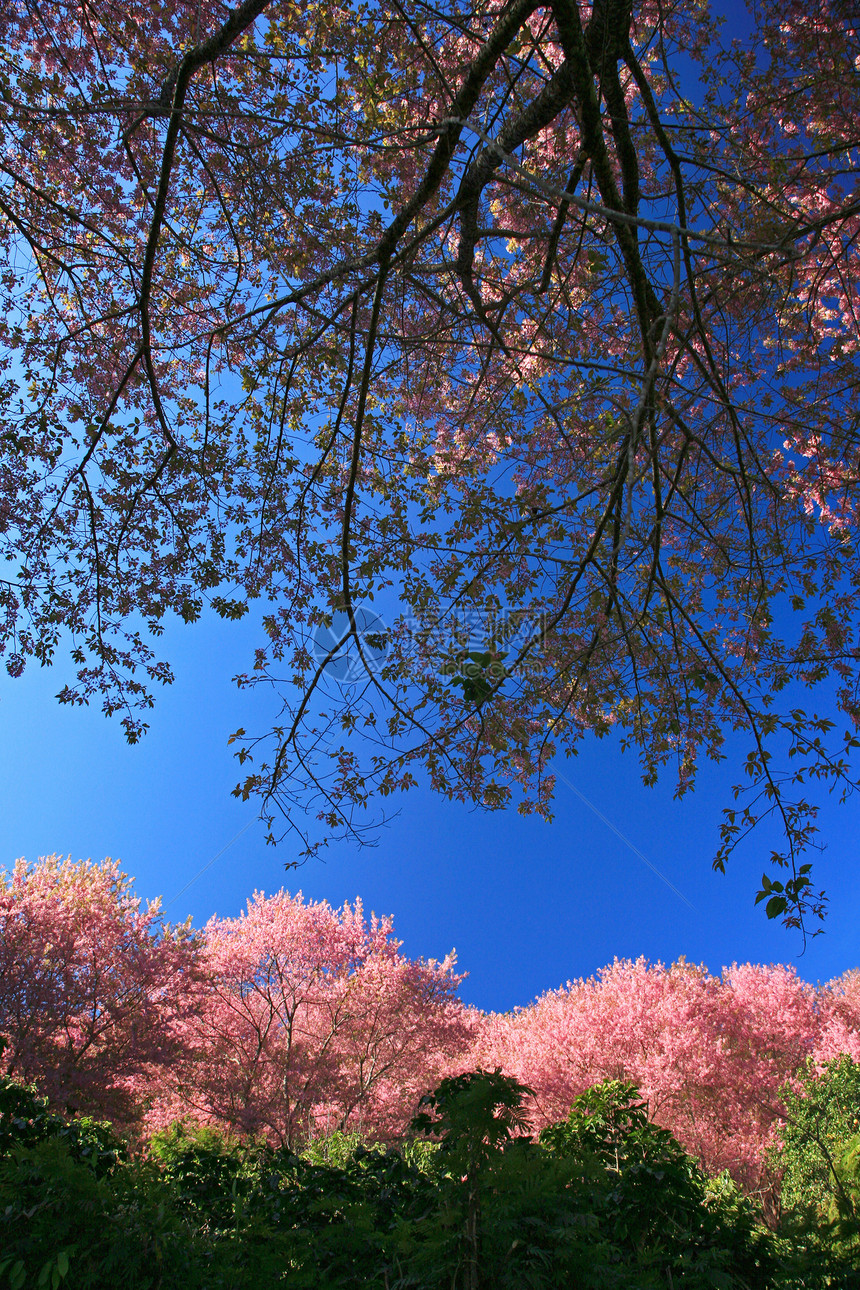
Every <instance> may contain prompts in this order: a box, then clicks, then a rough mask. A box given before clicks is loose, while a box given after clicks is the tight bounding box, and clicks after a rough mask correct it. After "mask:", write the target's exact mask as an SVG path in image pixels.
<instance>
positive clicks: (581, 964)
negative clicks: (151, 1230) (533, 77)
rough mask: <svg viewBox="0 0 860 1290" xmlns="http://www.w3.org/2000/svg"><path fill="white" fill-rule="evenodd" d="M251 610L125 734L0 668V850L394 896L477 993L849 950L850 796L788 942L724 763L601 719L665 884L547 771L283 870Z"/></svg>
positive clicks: (213, 631)
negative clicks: (625, 967) (266, 806)
mask: <svg viewBox="0 0 860 1290" xmlns="http://www.w3.org/2000/svg"><path fill="white" fill-rule="evenodd" d="M720 7H721V8H723V10H724V12H726V13H727V14H728V15H729V20H730V24H731V30H730V34H731V35H738V34H742V32H743V30H744V29H745V28H746V26H747V22H748V20H747V19H746V15H745V14H743V12H742V10H741V8H740V6H739V5H738V4H737V3H736V0H724V3H723V4H722V5H721V6H720ZM256 630H258V629H257V628H256V624H255V621H254V619H253V615H252V616H251V618H250V619H249V620H248V621H247V622H245V623H241V624H228V623H221V622H218V621H215V622H211V623H210V622H203V623H201V624H197V625H194V626H191V627H184V626H182V625H181V624H175V625H174V626H172V627H171V628H169V629H168V632H167V633H166V637H165V652H166V654H167V656H168V657H169V658H170V659H171V661H172V662H173V664H174V667H175V672H176V682H175V684H174V685H173V686H172V687H170V688H169V689H168V690H166V691H164V692H163V693H162V694H161V696H160V698H159V703H158V705H157V707H156V709H155V711H154V712H153V713H152V715H151V718H150V720H151V730H150V732H149V734H148V735H147V737H146V738H145V739H144V740H143V742H142V743H141V744H139V745H137V746H136V747H131V748H130V747H128V746H127V745H126V744H125V742H124V740H123V738H122V731H121V728H120V726H119V724H118V722H116V721H109V720H106V719H105V718H104V717H103V716H102V714H101V713H100V711H99V710H98V709H97V708H91V709H83V710H81V709H75V710H72V709H68V708H62V707H60V706H59V705H58V704H57V702H56V700H55V699H54V697H53V696H54V695H55V694H56V693H57V691H58V690H59V689H60V688H61V686H62V685H63V683H64V682H65V681H66V680H67V679H70V677H69V675H68V665H67V664H65V663H60V664H59V665H58V666H57V667H55V668H54V669H46V670H42V671H39V670H38V669H37V670H34V671H29V672H27V673H25V675H24V676H23V677H22V678H21V679H20V680H17V681H13V680H11V679H9V678H8V677H7V676H6V675H5V673H4V674H2V676H0V775H2V780H0V783H2V795H0V807H1V808H2V809H0V866H2V865H10V864H11V863H12V861H13V860H14V859H15V858H16V857H18V856H26V857H27V858H28V859H31V860H32V859H35V858H36V857H37V856H39V855H44V854H47V853H51V852H59V853H61V854H64V855H66V854H71V855H72V856H73V857H75V858H78V857H92V858H93V859H102V858H103V857H104V856H107V855H109V856H112V857H114V858H118V859H120V860H121V861H122V863H123V867H124V868H125V870H126V872H128V873H129V874H131V875H133V876H134V877H135V879H136V887H137V891H138V894H139V895H141V896H143V897H151V896H156V895H160V896H162V897H163V899H164V903H165V905H166V906H167V914H168V916H169V917H170V918H171V920H181V919H184V918H185V917H186V916H187V915H189V914H190V915H192V916H193V918H194V921H195V923H196V924H198V925H199V924H201V923H202V922H204V921H205V920H206V919H207V918H208V917H209V916H210V915H211V914H213V913H216V912H217V913H218V914H221V915H235V914H237V913H238V912H239V910H240V909H241V908H242V907H243V906H244V904H245V902H246V900H247V898H248V896H249V895H250V894H251V893H252V892H253V891H254V889H256V888H259V889H263V890H264V891H266V892H272V891H275V890H277V889H278V888H279V887H281V886H286V887H288V889H289V890H291V891H296V890H299V889H301V890H303V891H304V893H305V895H306V896H307V897H312V898H314V899H323V898H324V899H326V900H329V901H330V902H332V903H333V904H336V905H339V904H341V903H342V902H343V901H344V900H350V901H352V900H354V899H355V897H356V896H360V897H362V899H363V900H364V903H365V907H366V908H367V909H368V910H371V909H373V910H376V912H377V913H390V914H393V915H394V919H395V926H396V929H397V932H398V935H399V936H400V937H401V938H402V940H403V941H404V948H405V950H406V952H407V953H409V954H410V955H414V956H417V955H423V956H426V957H436V958H440V957H442V956H443V955H444V954H445V953H447V952H448V950H450V949H451V948H452V947H456V950H457V953H458V957H459V964H460V968H461V969H462V970H464V971H466V972H468V973H469V976H468V978H467V980H466V982H465V984H464V986H463V990H462V993H463V997H464V998H465V999H467V1000H468V1001H469V1002H472V1003H475V1004H477V1005H479V1006H480V1007H482V1008H487V1009H499V1010H504V1009H508V1008H511V1007H513V1006H515V1005H516V1004H525V1003H528V1002H529V1001H530V1000H531V999H533V998H534V997H535V996H536V995H537V994H539V993H542V992H543V991H544V990H547V989H551V988H554V987H555V986H558V985H560V984H562V983H563V982H564V981H566V980H568V979H571V978H576V977H579V976H587V975H590V974H591V973H592V972H595V971H596V970H597V969H598V968H600V967H601V966H603V965H604V964H606V963H609V962H611V961H612V959H613V957H615V956H618V957H631V958H635V957H637V956H639V955H645V956H646V957H647V958H649V959H651V960H657V959H661V960H663V961H664V962H670V961H673V960H675V959H677V958H678V957H680V956H681V955H684V956H686V958H687V959H689V960H692V961H695V962H703V963H706V964H707V965H708V966H709V967H710V968H711V969H712V970H715V971H719V969H720V968H721V967H722V966H723V965H725V964H729V963H732V962H733V961H738V962H742V961H747V960H749V961H757V962H784V963H790V962H795V963H796V965H797V968H798V971H799V972H800V974H801V976H803V977H805V978H806V979H808V980H811V981H816V980H826V979H828V978H830V977H833V976H835V975H838V974H839V973H841V972H843V971H845V970H846V969H848V968H851V967H855V966H857V965H858V963H860V947H858V938H857V926H858V912H860V872H858V867H857V864H856V855H857V842H856V839H857V837H858V832H860V829H858V825H860V799H858V798H855V799H853V800H851V801H850V802H849V803H848V804H847V805H845V806H841V807H840V806H837V805H836V804H835V803H833V802H830V801H828V800H827V799H826V798H825V809H824V810H823V811H822V817H821V825H822V836H823V839H824V840H825V841H826V843H827V850H826V851H825V853H824V854H823V855H822V856H820V857H818V858H817V860H816V869H817V877H818V882H819V885H823V886H824V887H826V889H827V891H828V893H829V896H830V901H831V909H830V915H829V917H828V920H827V923H826V932H825V934H824V935H821V936H818V937H816V938H815V939H813V940H811V941H810V942H809V943H808V946H807V949H806V952H805V954H803V955H802V957H801V951H802V949H803V945H802V941H801V939H800V937H799V936H798V935H797V934H796V933H791V932H786V931H785V930H784V929H783V928H782V927H781V925H780V924H779V923H770V922H768V921H767V919H766V918H765V916H764V913H763V910H762V908H761V907H758V908H754V907H753V895H754V892H755V890H756V888H757V887H758V884H759V879H760V876H761V873H762V870H763V869H764V868H765V867H766V858H767V855H768V853H769V844H770V843H771V842H772V841H775V839H774V837H773V835H772V834H768V833H767V832H762V833H761V834H760V835H759V836H755V835H754V836H753V838H752V840H751V841H750V842H748V843H747V844H746V845H745V846H744V848H743V849H742V850H741V851H739V852H738V853H737V854H736V856H735V857H734V859H733V861H732V863H731V866H730V869H729V872H728V873H727V874H726V875H725V876H722V875H720V874H715V873H713V872H712V871H711V866H710V862H711V858H712V856H713V854H714V852H715V850H716V848H717V845H718V826H719V819H720V808H721V806H723V805H725V804H727V803H728V802H729V799H730V788H731V785H732V783H733V782H734V781H735V778H736V775H735V774H734V769H733V767H732V764H731V762H728V763H723V764H722V765H721V766H718V767H713V766H706V767H704V768H703V771H702V774H701V776H700V782H699V787H698V788H697V790H696V792H695V793H694V794H693V795H691V796H688V797H687V798H686V799H685V800H684V801H683V802H676V801H674V800H673V797H672V787H673V785H672V781H671V775H669V776H668V777H667V779H666V781H665V782H664V783H663V784H661V785H659V786H658V787H657V788H656V789H647V788H645V787H643V785H642V783H641V779H640V775H639V768H638V764H637V762H636V760H635V758H634V757H633V756H631V755H630V754H628V755H622V754H621V753H620V752H619V750H618V747H617V743H615V742H613V741H612V740H611V739H607V740H604V741H602V742H597V741H594V742H592V743H590V744H587V745H586V746H585V748H584V750H583V752H582V754H581V755H580V757H579V758H577V759H575V760H573V761H570V762H567V763H566V764H563V765H562V766H561V770H562V771H563V773H564V774H565V775H566V776H567V778H568V779H569V780H570V781H571V783H572V784H573V785H574V786H575V789H576V790H578V792H579V793H580V794H583V795H584V796H585V797H586V798H587V799H588V800H589V801H590V802H591V803H592V804H593V806H594V807H596V808H597V811H599V812H600V813H601V814H602V816H604V817H605V819H606V820H607V821H609V825H611V826H613V827H614V828H615V829H616V830H619V831H620V832H621V833H622V834H623V835H624V836H625V837H626V838H627V839H628V840H629V842H630V843H632V844H633V846H634V847H635V848H637V849H638V851H640V852H641V853H642V854H643V855H644V856H646V857H647V859H648V860H649V861H650V862H651V863H652V864H653V865H654V866H656V868H657V869H659V870H660V872H661V873H662V874H663V875H664V877H665V879H667V880H668V883H669V884H671V886H669V885H668V884H667V882H664V881H663V880H661V878H660V877H658V876H657V875H656V874H655V873H654V872H653V871H652V870H651V869H649V868H648V867H647V866H646V864H645V863H643V861H642V860H641V859H640V858H639V857H638V856H637V855H636V854H635V853H634V851H633V850H631V848H630V846H628V845H627V843H625V842H624V841H623V840H622V839H621V838H620V837H619V836H618V835H617V833H616V832H613V828H612V827H610V826H609V825H607V823H605V822H604V820H602V819H601V818H599V817H598V815H596V814H595V813H594V812H593V811H592V810H591V809H590V808H589V806H587V805H586V804H585V803H584V802H583V800H582V798H581V797H580V796H578V795H577V792H575V791H573V790H572V789H570V788H568V787H567V786H566V785H565V784H563V783H559V786H558V796H557V802H556V818H555V821H554V822H553V823H552V824H549V825H548V824H545V823H543V822H542V821H540V820H537V819H534V818H530V819H529V818H522V817H520V816H518V815H516V814H515V813H513V812H509V813H496V814H493V815H485V814H480V813H476V812H470V811H468V810H466V809H464V808H463V807H460V806H457V805H452V804H450V803H449V802H447V801H445V800H444V799H441V798H437V797H434V796H433V795H431V794H430V793H427V792H424V791H423V790H419V791H416V792H414V793H412V794H410V795H409V796H407V797H405V798H404V799H403V800H402V801H401V802H400V803H399V805H400V808H401V813H400V816H399V817H398V818H397V819H396V820H395V821H394V822H393V823H392V824H391V825H390V826H389V827H387V828H386V829H384V830H383V832H382V833H381V835H380V839H379V844H378V845H377V846H376V847H373V848H365V849H362V850H359V849H357V848H356V847H354V846H352V845H348V844H342V845H340V846H338V847H336V848H332V849H330V850H329V852H328V854H327V856H326V858H325V860H324V861H309V862H308V863H307V864H305V865H304V866H303V867H302V868H300V869H298V870H294V871H291V872H289V873H285V871H284V864H285V862H289V861H290V860H292V859H293V858H294V857H295V854H296V847H295V845H294V844H293V843H291V842H290V841H289V840H287V841H286V842H285V843H284V844H282V846H281V847H279V848H277V849H275V848H272V847H268V846H266V845H265V842H264V834H265V830H264V828H263V826H262V825H261V824H260V823H259V822H257V821H256V819H255V811H254V806H253V803H244V804H243V803H240V802H238V801H237V800H236V799H234V798H233V797H232V796H231V795H230V790H231V789H232V787H233V785H234V784H235V782H236V780H237V779H238V778H239V768H238V766H237V765H236V763H235V760H234V758H233V756H232V750H231V749H230V748H228V746H227V737H228V735H229V734H230V732H231V731H233V730H235V729H236V728H237V727H238V726H240V725H241V726H245V727H246V728H248V729H249V730H251V729H253V728H254V727H255V726H258V727H260V728H262V727H263V726H265V723H266V719H267V717H272V716H273V714H274V711H275V709H274V699H273V696H269V697H267V696H265V695H260V696H249V695H248V694H240V693H239V692H238V691H237V690H236V687H235V686H233V685H232V684H231V677H232V676H233V675H234V674H235V673H237V672H240V671H245V670H247V669H248V667H249V665H250V663H251V661H252V659H251V652H252V649H253V644H254V640H255V632H256ZM736 750H737V751H739V752H742V751H745V745H740V746H739V747H738V746H736ZM246 826H247V827H246ZM241 830H244V831H243V832H241V836H239V837H238V839H237V840H236V841H235V842H233V844H232V845H231V846H229V847H228V849H227V850H226V851H225V852H224V853H223V854H222V855H221V856H220V858H218V859H216V860H215V861H214V863H212V864H210V861H212V860H213V858H214V857H215V856H216V855H218V853H219V851H221V850H222V848H224V847H225V846H226V845H227V844H228V843H230V842H231V839H234V838H235V837H236V835H237V834H238V833H240V831H241ZM205 866H209V867H208V868H206V869H205V872H204V873H203V874H202V875H201V876H200V877H198V878H197V879H196V881H193V882H192V879H194V878H195V875H197V874H198V873H199V872H200V870H201V869H203V868H204V867H205ZM189 882H191V886H190V887H188V889H187V890H185V891H183V890H182V889H183V888H184V887H185V886H186V884H188V883H189ZM672 887H674V888H676V889H677V892H680V893H682V896H683V897H684V899H682V898H681V896H679V895H678V894H677V893H676V891H674V890H672ZM179 893H181V894H179ZM175 897H177V898H176V899H174V898H175ZM687 902H689V903H687ZM691 906H693V907H694V908H691Z"/></svg>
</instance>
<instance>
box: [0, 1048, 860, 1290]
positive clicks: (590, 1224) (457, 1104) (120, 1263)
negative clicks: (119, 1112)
mask: <svg viewBox="0 0 860 1290" xmlns="http://www.w3.org/2000/svg"><path fill="white" fill-rule="evenodd" d="M4 1088H5V1090H6V1096H7V1098H10V1099H11V1097H12V1096H13V1094H12V1092H11V1091H10V1089H11V1081H7V1085H6V1086H4ZM527 1092H528V1090H527V1089H526V1088H525V1087H524V1086H522V1085H520V1084H517V1083H516V1081H514V1080H511V1079H508V1078H507V1077H506V1076H503V1075H502V1074H501V1073H500V1072H498V1071H495V1072H487V1071H476V1072H472V1073H470V1074H468V1075H462V1076H458V1077H456V1078H453V1079H447V1080H444V1081H443V1082H442V1083H441V1084H440V1085H439V1087H438V1088H437V1089H436V1090H435V1092H434V1093H433V1094H430V1095H428V1096H427V1097H426V1098H424V1099H422V1102H421V1104H420V1107H419V1111H418V1115H417V1116H416V1119H415V1128H416V1131H417V1132H418V1133H419V1134H421V1135H422V1137H423V1138H425V1139H427V1138H429V1139H432V1141H422V1140H418V1141H416V1142H414V1143H411V1144H407V1145H406V1146H405V1147H404V1148H403V1149H402V1150H394V1149H388V1150H383V1149H382V1148H378V1147H375V1148H370V1149H368V1148H367V1147H366V1146H364V1145H363V1144H362V1143H361V1142H360V1141H359V1140H358V1138H357V1136H356V1135H353V1134H343V1133H336V1134H333V1135H330V1136H329V1137H327V1138H325V1139H320V1140H317V1141H315V1142H313V1143H311V1144H309V1146H308V1147H307V1148H306V1149H305V1151H304V1152H303V1153H302V1155H301V1156H298V1155H295V1154H293V1153H292V1152H290V1151H286V1150H281V1151H276V1150H272V1149H270V1148H268V1147H267V1146H265V1145H264V1144H262V1143H259V1142H253V1141H251V1142H243V1141H241V1140H240V1139H237V1138H231V1137H226V1136H224V1135H223V1134H220V1133H218V1132H216V1131H215V1130H212V1129H209V1128H200V1127H197V1126H191V1125H188V1124H179V1125H174V1126H173V1127H172V1128H171V1129H169V1130H167V1131H165V1132H163V1133H159V1134H157V1135H156V1136H155V1137H154V1138H153V1139H152V1141H151V1143H150V1145H149V1150H148V1153H147V1156H146V1158H144V1159H135V1160H129V1159H127V1158H120V1157H119V1156H118V1157H117V1159H116V1160H115V1162H114V1164H113V1167H112V1168H111V1169H107V1170H105V1169H98V1168H96V1167H94V1161H93V1158H92V1157H85V1156H83V1157H82V1156H81V1155H80V1154H78V1155H76V1151H77V1149H78V1148H77V1140H76V1139H74V1138H73V1137H72V1136H70V1135H68V1134H66V1135H65V1136H63V1135H62V1134H51V1133H48V1134H45V1135H43V1137H42V1138H41V1139H39V1140H35V1139H34V1138H33V1137H32V1134H33V1123H34V1121H35V1120H36V1119H37V1118H38V1117H36V1116H34V1115H27V1116H25V1115H17V1117H16V1119H15V1123H14V1124H13V1122H12V1119H11V1118H9V1120H8V1124H9V1125H10V1126H11V1128H9V1129H8V1136H9V1138H13V1137H14V1135H15V1134H16V1133H17V1134H18V1139H17V1141H12V1142H11V1144H9V1143H8V1142H7V1146H8V1149H7V1150H6V1152H5V1154H4V1155H3V1157H2V1159H0V1250H2V1257H0V1286H2V1287H4V1290H5V1287H7V1286H8V1287H10V1290H25V1287H26V1288H27V1290H29V1287H31V1286H36V1287H39V1290H42V1287H45V1288H46V1290H59V1287H61V1286H62V1287H63V1290H79V1288H80V1290H89V1288H90V1287H92V1288H93V1290H102V1288H103V1287H106V1286H114V1285H116V1286H122V1287H123V1290H126V1287H128V1288H129V1290H150V1288H151V1290H156V1288H158V1290H174V1287H175V1290H180V1288H181V1290H197V1288H198V1287H199V1288H200V1290H202V1288H203V1287H204V1286H205V1287H206V1290H220V1288H221V1287H224V1288H226V1287H230V1288H231V1290H245V1288H246V1287H247V1290H267V1288H268V1287H270V1286H272V1287H274V1286H277V1285H280V1284H284V1285H286V1286H288V1287H290V1290H365V1287H367V1288H369V1290H475V1288H477V1290H558V1288H559V1287H567V1286H576V1287H578V1288H579V1290H603V1288H604V1287H609V1288H612V1290H676V1288H677V1287H682V1286H683V1287H685V1288H686V1290H748V1288H750V1290H751V1288H754V1290H770V1288H771V1287H773V1290H776V1288H777V1287H782V1288H784V1290H789V1287H790V1288H791V1290H795V1287H794V1286H792V1283H791V1282H790V1281H788V1280H786V1279H785V1278H784V1277H783V1279H782V1280H780V1276H781V1275H782V1274H781V1273H780V1269H779V1267H778V1266H777V1264H776V1263H775V1262H774V1259H773V1256H772V1252H771V1243H770V1238H769V1235H768V1234H767V1233H766V1232H765V1231H764V1229H763V1228H762V1227H761V1224H760V1223H759V1222H758V1220H757V1217H756V1214H755V1211H754V1209H753V1207H752V1206H751V1204H750V1202H748V1201H746V1200H745V1199H744V1198H743V1197H742V1196H740V1195H739V1193H738V1192H737V1190H736V1189H735V1188H734V1186H733V1184H732V1183H731V1181H730V1180H729V1179H728V1178H725V1177H723V1178H720V1179H716V1180H710V1181H709V1180H707V1179H705V1178H704V1177H703V1175H702V1174H701V1173H700V1172H699V1170H698V1169H697V1167H696V1165H695V1163H694V1162H693V1161H692V1160H691V1159H690V1158H689V1157H688V1156H686V1155H685V1153H684V1152H683V1150H682V1149H681V1147H680V1146H679V1145H678V1143H677V1142H676V1141H675V1140H674V1138H672V1136H671V1134H669V1133H667V1132H666V1131H665V1130H663V1129H660V1128H658V1127H657V1126H655V1125H653V1124H652V1123H651V1122H650V1121H649V1120H648V1117H647V1113H646V1107H645V1104H644V1103H643V1102H642V1101H641V1099H640V1098H639V1096H638V1094H637V1092H636V1090H635V1088H634V1087H633V1086H632V1085H629V1084H623V1083H617V1082H615V1083H609V1084H606V1085H602V1086H600V1087H599V1088H596V1089H592V1090H590V1091H589V1092H588V1093H587V1094H584V1095H583V1096H582V1097H580V1098H578V1099H577V1101H576V1103H575V1104H574V1107H573V1108H572V1110H571V1113H570V1116H569V1117H568V1119H567V1120H566V1121H564V1122H563V1123H562V1124H558V1125H554V1126H552V1128H550V1129H547V1130H545V1131H544V1132H543V1133H542V1134H541V1137H540V1140H539V1141H538V1142H534V1141H532V1140H531V1139H530V1138H529V1137H527V1136H525V1133H524V1130H525V1129H526V1128H527V1117H526V1114H525V1111H524V1108H523V1098H524V1096H525V1095H526V1094H527ZM16 1095H17V1097H18V1098H19V1103H18V1109H19V1111H23V1110H28V1109H29V1110H30V1111H33V1110H34V1109H35V1110H38V1111H39V1113H40V1114H41V1110H40V1108H39V1107H38V1105H37V1102H38V1099H35V1097H34V1095H33V1093H32V1091H31V1090H22V1089H20V1088H19V1089H18V1091H17V1094H16ZM28 1098H29V1099H30V1101H28V1100H27V1099H28ZM103 1127H104V1126H100V1128H103ZM28 1135H29V1136H28ZM852 1151H853V1147H852ZM854 1158H855V1157H854V1155H851V1157H850V1160H849V1159H848V1156H846V1160H845V1165H844V1167H845V1169H846V1170H847V1169H849V1168H853V1165H852V1163H851V1162H852V1161H853V1160H854ZM786 1266H788V1263H787V1262H786ZM792 1266H794V1267H796V1266H797V1264H796V1263H795V1264H794V1265H792ZM801 1284H805V1283H803V1282H800V1281H798V1282H797V1285H798V1286H799V1285H801ZM810 1284H813V1283H811V1282H810ZM815 1284H816V1285H817V1284H818V1283H815ZM821 1284H824V1283H821ZM834 1284H835V1283H834Z"/></svg>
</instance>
